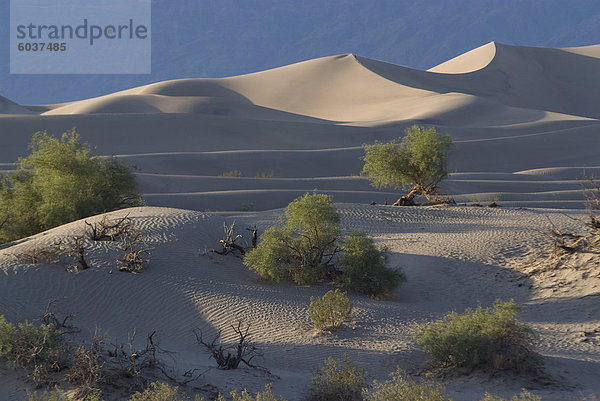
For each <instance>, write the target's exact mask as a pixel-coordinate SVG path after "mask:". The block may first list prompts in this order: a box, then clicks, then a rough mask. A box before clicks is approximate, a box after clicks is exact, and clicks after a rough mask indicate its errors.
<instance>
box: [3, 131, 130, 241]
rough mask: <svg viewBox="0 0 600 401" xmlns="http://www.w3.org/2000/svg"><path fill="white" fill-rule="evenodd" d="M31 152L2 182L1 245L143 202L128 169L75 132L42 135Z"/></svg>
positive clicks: (35, 141) (35, 138)
mask: <svg viewBox="0 0 600 401" xmlns="http://www.w3.org/2000/svg"><path fill="white" fill-rule="evenodd" d="M30 148H31V154H30V155H29V156H27V157H25V158H21V159H19V168H18V169H17V170H16V171H15V172H12V173H9V174H7V175H6V176H5V177H3V178H2V180H1V181H0V241H10V240H13V239H16V238H20V237H23V236H27V235H32V234H35V233H38V232H40V231H43V230H46V229H49V228H52V227H55V226H58V225H61V224H65V223H68V222H70V221H74V220H77V219H80V218H83V217H88V216H91V215H94V214H98V213H103V212H108V211H112V210H116V209H120V208H123V207H127V206H135V205H140V204H141V203H142V201H141V197H140V195H139V193H138V192H137V190H136V182H135V179H134V176H133V174H132V173H131V172H130V171H129V169H128V167H127V166H126V165H124V164H123V163H122V162H120V161H119V160H117V159H115V158H110V159H106V160H103V159H101V158H99V157H94V156H92V154H91V152H90V148H89V146H88V145H87V144H85V143H82V142H81V141H80V138H79V134H77V132H76V131H75V129H72V130H70V131H68V132H65V133H64V134H63V135H62V137H61V138H60V139H57V138H54V137H52V136H49V135H48V134H47V133H46V132H37V133H36V134H35V135H34V136H33V139H32V141H31V145H30ZM3 222H4V224H2V223H3Z"/></svg>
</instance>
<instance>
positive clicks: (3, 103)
mask: <svg viewBox="0 0 600 401" xmlns="http://www.w3.org/2000/svg"><path fill="white" fill-rule="evenodd" d="M3 114H33V112H32V111H31V110H29V109H27V108H26V107H23V106H20V105H18V104H16V103H14V102H11V101H10V100H8V99H7V98H5V97H2V96H0V116H2V115H3Z"/></svg>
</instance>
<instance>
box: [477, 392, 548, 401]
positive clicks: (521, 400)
mask: <svg viewBox="0 0 600 401" xmlns="http://www.w3.org/2000/svg"><path fill="white" fill-rule="evenodd" d="M480 401H542V397H540V396H538V395H535V394H532V393H530V392H529V391H527V390H523V391H522V392H521V394H519V395H515V396H513V397H512V398H510V399H507V398H502V397H499V396H497V395H490V394H488V393H486V394H485V396H484V397H483V398H482V399H481V400H480Z"/></svg>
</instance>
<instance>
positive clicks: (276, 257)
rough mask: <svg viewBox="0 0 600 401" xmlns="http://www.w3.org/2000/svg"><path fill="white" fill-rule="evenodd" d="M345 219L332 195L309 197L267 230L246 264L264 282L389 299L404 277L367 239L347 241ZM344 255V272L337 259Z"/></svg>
mask: <svg viewBox="0 0 600 401" xmlns="http://www.w3.org/2000/svg"><path fill="white" fill-rule="evenodd" d="M339 224H340V215H339V213H338V212H337V210H336V207H335V204H334V203H333V200H332V198H331V197H330V196H328V195H323V194H316V193H314V194H305V195H304V196H302V197H300V198H297V199H295V200H294V201H292V202H291V203H290V204H289V205H288V207H287V208H286V209H285V219H282V220H281V221H280V222H279V223H278V224H276V225H274V226H272V227H270V228H269V229H267V230H266V231H265V232H264V233H263V234H262V235H261V236H260V241H259V242H258V244H257V246H256V248H254V249H252V250H251V251H250V252H248V253H247V254H246V256H245V258H244V264H245V265H246V266H248V267H249V268H250V269H252V270H253V271H255V272H256V273H258V275H260V276H261V277H263V278H266V279H269V280H273V281H281V280H292V281H293V282H295V283H297V284H311V283H315V282H322V281H325V280H330V281H334V282H338V283H340V284H342V285H344V286H346V287H348V288H351V289H353V290H356V291H359V292H363V293H365V294H369V295H376V294H381V293H388V292H391V291H392V290H393V289H395V288H396V287H397V286H398V285H399V284H400V283H401V282H402V281H404V279H405V277H404V275H403V273H402V272H401V271H400V270H399V269H396V270H393V269H390V268H389V267H387V266H386V263H387V257H386V255H385V252H386V250H385V249H378V248H377V247H376V246H375V245H374V243H373V240H372V239H370V238H368V237H367V236H365V235H364V234H362V233H352V234H351V235H350V236H349V237H348V239H347V240H345V241H343V240H342V234H341V230H340V227H339ZM340 252H341V253H342V255H343V256H342V259H341V266H340V263H338V264H337V265H336V263H335V262H336V261H335V257H336V255H337V254H338V253H340Z"/></svg>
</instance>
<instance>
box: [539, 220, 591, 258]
mask: <svg viewBox="0 0 600 401" xmlns="http://www.w3.org/2000/svg"><path fill="white" fill-rule="evenodd" d="M546 219H547V220H548V222H549V223H550V226H551V228H550V230H549V233H550V236H551V237H552V240H553V243H554V250H555V251H557V250H558V249H562V250H563V251H565V252H568V253H573V252H575V251H576V250H578V249H580V248H581V246H582V242H583V241H584V236H583V235H578V234H573V233H570V232H563V231H562V230H561V229H560V228H559V227H558V226H557V225H556V224H554V223H553V222H552V220H550V217H548V216H546Z"/></svg>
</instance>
